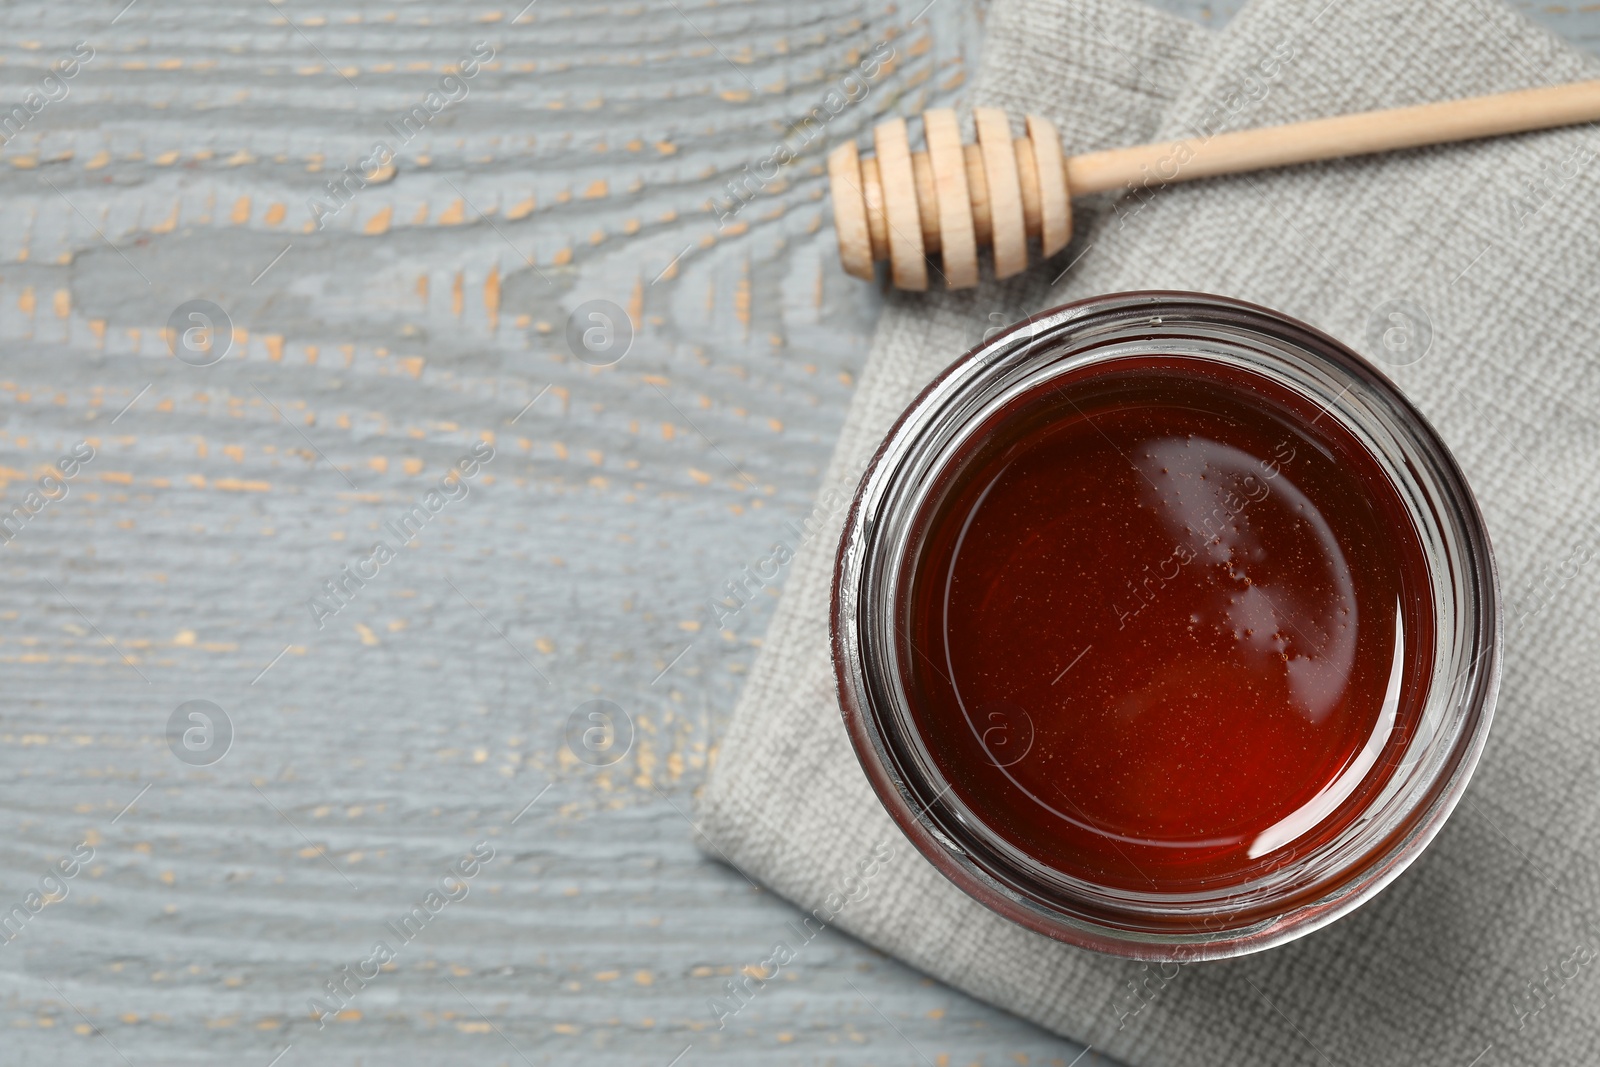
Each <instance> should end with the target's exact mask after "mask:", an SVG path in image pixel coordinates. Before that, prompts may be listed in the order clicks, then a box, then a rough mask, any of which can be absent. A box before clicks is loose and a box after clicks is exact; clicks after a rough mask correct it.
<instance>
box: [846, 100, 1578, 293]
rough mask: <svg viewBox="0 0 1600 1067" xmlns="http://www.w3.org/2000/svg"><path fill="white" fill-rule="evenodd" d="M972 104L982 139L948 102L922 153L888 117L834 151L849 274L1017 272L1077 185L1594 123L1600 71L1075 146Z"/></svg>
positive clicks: (955, 278) (1153, 179)
mask: <svg viewBox="0 0 1600 1067" xmlns="http://www.w3.org/2000/svg"><path fill="white" fill-rule="evenodd" d="M972 116H973V124H974V125H975V126H976V127H977V133H978V143H977V144H971V145H963V144H962V143H961V133H960V128H959V127H958V126H957V123H956V115H955V112H954V111H951V110H948V109H943V108H941V109H935V110H931V111H925V112H923V114H922V125H923V132H924V136H925V138H926V141H927V150H926V151H922V152H913V151H912V150H911V141H910V137H909V134H908V131H907V129H906V121H905V119H892V120H890V121H889V122H884V123H881V124H879V125H878V126H877V127H876V128H875V129H874V130H873V143H874V147H875V148H876V149H877V157H876V158H875V159H874V158H870V157H869V158H866V159H863V158H861V157H860V155H859V153H858V152H857V151H856V146H855V142H854V141H850V142H847V143H845V144H843V145H840V146H839V147H838V148H836V149H834V151H833V152H832V153H830V154H829V156H828V178H829V183H830V185H831V186H832V190H833V218H834V226H835V228H836V230H837V232H838V234H839V258H840V259H841V260H843V262H844V269H845V272H846V273H847V274H853V275H855V276H856V277H858V278H868V279H870V278H872V277H873V276H874V271H873V264H874V262H876V261H877V260H880V259H887V260H889V265H890V273H891V276H892V278H893V280H894V284H895V286H896V287H897V288H900V289H926V288H927V287H928V262H927V256H928V255H930V254H932V253H935V252H937V253H938V254H939V256H940V258H941V259H942V261H943V266H944V270H943V274H944V278H945V281H946V283H947V284H948V285H949V287H950V288H951V289H965V288H969V287H971V286H974V285H977V284H978V247H979V246H980V245H988V246H990V247H991V248H992V249H993V250H994V272H995V276H996V277H999V278H1009V277H1010V276H1011V275H1013V274H1017V273H1019V272H1020V271H1022V270H1023V269H1024V268H1026V267H1027V265H1028V239H1029V238H1036V239H1037V240H1038V241H1039V247H1040V251H1041V252H1042V253H1043V255H1044V256H1046V257H1048V256H1052V255H1054V254H1055V253H1056V252H1059V251H1060V250H1061V249H1062V248H1065V247H1066V244H1067V241H1068V240H1069V239H1070V238H1071V237H1072V207H1071V198H1072V197H1074V196H1087V195H1089V194H1091V193H1101V192H1106V191H1108V190H1111V189H1123V188H1128V189H1132V188H1136V187H1153V186H1158V185H1166V184H1170V183H1173V182H1182V181H1190V180H1192V179H1194V178H1209V177H1212V176H1214V175H1218V174H1237V173H1239V172H1241V171H1250V170H1261V169H1264V168H1267V167H1281V166H1286V165H1288V164H1292V163H1310V162H1313V161H1315V160H1321V159H1334V158H1337V157H1340V156H1358V155H1366V154H1368V153H1372V152H1386V151H1390V150H1392V149H1397V148H1416V147H1419V146H1421V145H1430V144H1445V143H1447V142H1450V141H1467V140H1472V139H1474V138H1479V137H1494V136H1499V135H1501V134H1508V133H1522V132H1526V131H1528V130H1542V129H1549V128H1550V127H1552V126H1568V125H1572V124H1573V123H1578V122H1592V121H1594V120H1596V119H1600V81H1587V82H1575V83H1572V84H1569V85H1558V86H1553V87H1550V88H1546V89H1525V90H1520V91H1517V92H1510V93H1497V94H1495V95H1493V96H1477V97H1470V98H1468V99H1465V100H1449V101H1444V102H1442V103H1436V104H1422V105H1420V106H1417V107H1401V108H1393V109H1390V110H1386V111H1366V112H1362V113H1360V114H1355V115H1340V116H1337V117H1335V118H1326V119H1313V120H1311V121H1309V122H1296V123H1291V124H1289V125H1286V126H1267V127H1262V128H1260V129H1254V130H1240V131H1237V132H1234V133H1222V134H1217V135H1216V136H1214V137H1209V138H1201V137H1196V138H1191V139H1189V140H1184V141H1166V142H1161V143H1158V144H1145V145H1137V146H1135V147H1132V148H1113V149H1109V150H1107V151H1103V152H1090V153H1088V154H1086V155H1081V156H1070V157H1068V156H1066V155H1065V154H1064V153H1063V152H1062V150H1061V137H1060V135H1059V134H1058V133H1057V132H1056V128H1055V125H1054V124H1053V123H1051V122H1050V120H1048V119H1044V118H1040V117H1039V116H1038V115H1029V116H1027V120H1026V125H1027V136H1026V137H1018V138H1013V137H1012V135H1011V121H1010V119H1008V118H1007V117H1006V113H1005V112H1004V111H1001V110H1000V109H998V108H982V107H980V108H974V109H973V113H972ZM1175 161H1176V164H1177V165H1176V166H1174V163H1175ZM1169 168H1170V170H1171V172H1170V173H1167V171H1168V169H1169Z"/></svg>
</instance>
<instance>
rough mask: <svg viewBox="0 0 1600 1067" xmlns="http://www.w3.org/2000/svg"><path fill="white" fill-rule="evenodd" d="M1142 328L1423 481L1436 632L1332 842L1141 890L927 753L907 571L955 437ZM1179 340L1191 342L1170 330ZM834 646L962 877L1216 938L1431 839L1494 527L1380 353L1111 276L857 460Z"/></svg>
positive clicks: (1192, 947) (1095, 918)
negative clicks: (1325, 422)
mask: <svg viewBox="0 0 1600 1067" xmlns="http://www.w3.org/2000/svg"><path fill="white" fill-rule="evenodd" d="M1141 345H1143V346H1144V348H1143V349H1142V351H1145V352H1146V353H1147V354H1153V353H1156V352H1161V353H1166V354H1177V355H1183V354H1185V353H1186V352H1187V351H1188V350H1189V349H1192V350H1193V352H1194V353H1195V355H1196V358H1208V359H1215V360H1218V361H1221V362H1229V361H1235V365H1236V366H1240V367H1246V368H1248V369H1251V370H1255V371H1258V372H1261V373H1267V374H1269V375H1272V376H1275V377H1278V378H1279V379H1280V384H1286V385H1288V386H1290V387H1291V388H1294V389H1296V390H1299V391H1301V392H1303V393H1305V394H1306V395H1307V396H1308V397H1313V398H1317V399H1319V400H1320V401H1321V402H1323V403H1324V404H1325V407H1324V408H1323V410H1324V413H1325V414H1327V415H1330V416H1332V417H1333V418H1335V419H1337V420H1338V421H1339V422H1340V423H1341V425H1342V426H1343V427H1344V428H1345V429H1346V430H1349V431H1351V432H1352V433H1354V434H1355V435H1356V436H1357V437H1359V438H1360V439H1362V440H1363V441H1364V443H1365V444H1366V445H1367V447H1368V448H1369V451H1371V452H1372V453H1373V455H1374V458H1375V459H1376V460H1378V462H1379V464H1380V466H1382V467H1383V469H1384V471H1385V473H1386V474H1387V476H1388V477H1389V478H1390V479H1391V481H1393V482H1394V484H1395V487H1396V489H1397V490H1400V491H1401V492H1402V495H1403V496H1404V497H1405V499H1406V500H1407V503H1408V506H1409V508H1410V514H1411V517H1412V520H1413V522H1414V523H1418V524H1420V527H1421V528H1420V529H1419V533H1420V534H1421V535H1422V538H1423V542H1424V551H1425V554H1426V556H1427V563H1428V570H1429V576H1428V577H1429V583H1430V591H1431V593H1432V595H1433V597H1434V605H1433V607H1434V612H1435V617H1436V628H1437V630H1438V631H1439V639H1438V641H1437V642H1436V644H1437V647H1436V649H1435V655H1434V658H1433V663H1432V670H1431V672H1430V685H1429V692H1428V695H1427V698H1426V707H1425V710H1424V713H1423V722H1424V724H1425V727H1426V728H1419V729H1418V730H1417V731H1416V733H1415V735H1414V736H1413V737H1412V738H1411V739H1410V740H1409V741H1408V742H1407V749H1406V756H1405V759H1404V760H1403V763H1402V767H1403V771H1404V773H1399V772H1397V773H1396V774H1395V776H1394V778H1393V780H1392V781H1391V782H1390V783H1389V784H1388V785H1387V786H1386V787H1385V788H1384V790H1383V791H1382V793H1380V795H1379V797H1378V798H1377V799H1375V800H1374V801H1373V802H1372V803H1371V804H1370V805H1369V808H1368V810H1367V812H1366V813H1365V814H1364V816H1363V817H1362V818H1361V819H1358V820H1356V821H1355V822H1353V823H1352V825H1351V827H1348V828H1346V830H1345V831H1342V832H1341V836H1340V837H1339V838H1336V839H1335V842H1334V844H1333V845H1331V846H1329V848H1327V849H1324V850H1323V851H1322V853H1321V854H1317V853H1313V854H1311V855H1308V856H1305V857H1298V858H1295V859H1293V860H1291V861H1289V862H1288V863H1287V864H1286V865H1285V866H1283V867H1282V868H1280V869H1278V870H1276V871H1273V872H1270V873H1269V874H1268V875H1266V876H1264V877H1262V878H1258V879H1256V880H1255V881H1253V882H1250V883H1247V884H1246V885H1244V886H1234V887H1231V888H1229V889H1227V890H1218V891H1216V892H1213V893H1209V894H1207V893H1203V892H1202V893H1191V894H1187V895H1173V894H1167V893H1161V892H1156V893H1149V894H1145V893H1133V892H1128V891H1124V890H1111V889H1107V888H1105V887H1097V886H1094V885H1092V884H1089V883H1084V882H1082V881H1081V880H1074V879H1071V878H1067V877H1065V876H1059V872H1052V871H1050V870H1049V869H1045V868H1042V865H1035V867H1034V868H1030V867H1029V865H1028V864H1027V863H1026V861H1025V857H1024V858H1022V859H1019V858H1018V856H1017V854H1016V853H1017V850H1016V849H1015V848H1013V847H1011V846H1009V845H1007V844H1005V843H1004V842H1002V841H1001V840H1000V839H999V835H998V834H995V833H994V831H992V830H991V829H989V828H988V827H987V826H985V824H984V823H983V822H982V820H981V819H979V818H978V817H977V815H976V814H975V813H974V812H973V811H971V810H970V809H969V808H967V807H966V805H965V804H964V803H963V802H962V800H961V798H960V797H959V795H958V794H957V793H956V792H955V791H954V790H953V789H952V788H951V786H950V785H949V784H944V785H943V788H942V789H941V788H940V785H941V783H943V782H944V779H943V777H942V776H941V775H940V774H938V773H937V772H936V771H933V770H931V769H930V766H929V761H928V760H926V759H923V758H920V757H919V755H918V752H917V748H918V744H919V742H918V740H917V739H916V738H915V737H914V736H913V735H914V734H915V730H914V729H913V728H912V727H910V726H909V725H908V724H909V710H910V709H909V697H908V696H907V694H906V692H905V689H904V687H903V686H902V685H901V684H900V679H901V677H902V676H901V674H900V663H899V660H900V656H899V654H898V650H899V644H898V638H897V637H896V633H897V630H898V614H899V612H901V611H903V610H904V604H903V603H902V602H901V600H900V594H899V586H900V581H899V576H900V573H901V571H902V570H903V569H904V568H905V567H906V566H908V565H909V563H908V559H907V558H908V555H909V547H908V546H909V544H910V538H911V537H912V532H911V525H912V524H913V522H914V520H915V519H916V517H917V516H918V515H919V514H920V513H921V510H922V506H923V505H924V504H925V503H926V501H927V498H928V494H929V493H931V492H932V491H933V486H934V485H935V484H936V483H937V482H939V481H940V478H939V474H940V472H941V471H942V470H943V469H944V466H945V465H947V464H948V463H949V462H950V461H951V457H952V456H953V455H954V453H955V451H956V449H957V447H958V446H959V445H960V444H961V443H962V442H963V441H965V440H968V439H969V438H970V437H971V435H972V434H974V433H976V432H977V428H978V427H979V426H980V425H981V424H983V423H984V422H985V421H986V419H987V417H988V416H989V415H990V414H992V413H993V412H995V411H996V410H998V408H999V407H1001V406H1002V405H1003V404H1004V403H1006V401H1007V400H1008V399H1011V398H1015V397H1016V396H1018V395H1020V393H1021V392H1023V391H1025V390H1030V389H1034V388H1037V387H1038V386H1039V385H1040V384H1041V383H1042V382H1047V381H1049V380H1051V379H1052V378H1054V377H1056V376H1059V375H1063V374H1067V373H1081V372H1082V370H1083V369H1084V368H1085V367H1090V366H1093V365H1094V364H1096V363H1098V362H1109V361H1112V360H1115V359H1117V358H1121V357H1122V356H1124V355H1126V354H1128V352H1129V351H1130V350H1132V349H1138V348H1139V347H1140V346H1141ZM1179 349H1182V350H1184V351H1174V350H1179ZM831 622H832V648H833V660H834V665H835V672H836V676H837V681H838V688H839V701H840V707H841V711H842V713H843V717H844V721H845V725H846V727H847V729H848V731H849V734H850V738H851V742H852V744H853V746H854V748H855V751H856V754H857V757H858V758H859V760H860V762H861V764H862V767H863V769H864V770H865V771H866V773H867V777H868V779H869V781H870V782H871V784H872V786H873V789H874V791H875V792H876V794H877V795H878V797H879V799H880V801H881V802H882V803H883V804H884V806H885V808H886V809H887V810H888V812H889V814H890V815H891V817H893V818H894V820H895V821H896V823H898V824H899V826H900V827H901V829H902V831H903V832H905V833H906V835H907V837H908V838H909V839H910V840H911V841H912V843H913V844H914V845H915V846H916V847H917V849H918V850H919V851H920V852H921V853H922V854H923V855H924V857H926V858H927V859H928V860H929V861H930V862H932V863H933V865H934V866H935V867H936V868H937V869H938V870H939V871H940V872H941V873H942V874H944V875H945V876H946V877H947V878H949V879H950V880H951V881H953V882H954V883H955V884H956V885H957V886H958V887H960V888H961V889H962V890H964V891H965V892H966V893H967V894H968V895H970V896H972V897H973V898H975V899H976V900H978V901H979V902H981V903H983V904H985V905H986V906H988V907H989V908H991V909H992V910H994V911H996V912H998V913H1000V914H1002V915H1004V916H1006V917H1007V918H1009V919H1011V920H1013V921H1015V922H1017V923H1019V924H1021V925H1023V926H1025V927H1028V928H1030V929H1033V930H1035V931H1037V932H1039V933H1043V934H1046V935H1048V936H1050V937H1052V938H1055V939H1057V940H1060V941H1064V942H1067V943H1070V944H1074V945H1078V946H1081V947H1084V948H1089V949H1094V950H1097V951H1101V952H1106V953H1110V954H1114V955H1120V956H1127V957H1132V958H1139V959H1160V960H1194V959H1215V958H1224V957H1229V956H1236V955H1241V954H1244V953H1248V952H1253V951H1258V950H1260V949H1263V948H1267V947H1269V946H1271V945H1275V944H1279V943H1282V942H1284V941H1287V940H1290V939H1293V938H1295V937H1299V936H1301V935H1303V934H1305V933H1308V932H1310V931H1311V930H1314V929H1316V928H1318V927H1320V926H1322V925H1325V924H1326V923H1328V922H1331V921H1333V920H1334V919H1335V918H1337V917H1339V916H1340V915H1343V914H1345V913H1347V912H1349V911H1350V910H1352V909H1354V908H1355V907H1356V906H1357V905H1359V904H1360V903H1361V902H1363V901H1364V900H1366V899H1369V898H1370V897H1371V896H1372V895H1374V894H1375V893H1377V892H1378V891H1379V890H1381V889H1382V888H1383V887H1384V886H1385V885H1387V884H1388V883H1389V882H1390V881H1392V880H1393V879H1394V878H1395V877H1396V876H1398V875H1399V873H1400V872H1401V871H1402V870H1404V869H1405V868H1406V867H1407V866H1408V865H1409V864H1410V863H1411V862H1412V861H1413V860H1415V858H1416V857H1417V856H1418V855H1419V854H1420V853H1421V852H1422V850H1423V849H1424V848H1425V847H1426V846H1427V844H1428V843H1429V842H1430V841H1431V840H1432V839H1433V837H1434V836H1435V835H1436V834H1437V833H1438V831H1439V829H1440V828H1441V827H1442V825H1443V823H1444V821H1445V820H1446V818H1447V817H1448V816H1449V814H1450V812H1451V811H1452V810H1453V809H1454V807H1455V805H1456V803H1457V802H1458V801H1459V800H1460V798H1461V795H1462V794H1463V792H1464V791H1465V788H1466V785H1467V782H1468V780H1469V778H1470V777H1471V774H1472V771H1473V769H1474V768H1475V766H1476V764H1477V761H1478V758H1479V756H1480V755H1481V753H1482V750H1483V746H1484V743H1485V740H1486V738H1487V733H1488V730H1489V726H1490V722H1491V721H1492V718H1493V711H1494V705H1495V699H1496V695H1497V692H1498V687H1499V678H1500V659H1501V610H1500V594H1499V585H1498V577H1497V573H1496V568H1495V561H1494V554H1493V548H1492V545H1491V544H1490V541H1489V537H1488V533H1487V530H1486V528H1485V526H1484V523H1483V519H1482V515H1481V513H1480V512H1479V509H1478V506H1477V502H1476V500H1475V499H1474V498H1473V495H1472V492H1471V489H1470V487H1469V486H1468V484H1467V482H1466V479H1465V476H1464V475H1463V474H1462V472H1461V470H1460V468H1459V466H1458V465H1457V463H1456V462H1455V459H1454V457H1453V456H1452V455H1451V454H1450V452H1449V449H1448V448H1447V447H1446V445H1445V444H1444V442H1443V440H1442V439H1441V438H1440V437H1439V436H1438V434H1437V433H1436V432H1435V431H1434V430H1433V428H1432V427H1431V426H1430V425H1429V424H1428V422H1427V420H1426V419H1425V418H1424V416H1423V415H1422V414H1421V412H1420V411H1418V410H1417V409H1416V407H1415V406H1414V405H1412V404H1411V402H1410V401H1409V400H1408V399H1407V398H1406V397H1405V396H1404V395H1403V394H1402V393H1401V392H1400V391H1399V389H1398V388H1397V387H1396V386H1395V385H1394V384H1393V383H1392V382H1390V381H1389V379H1388V378H1387V377H1385V376H1384V375H1383V374H1382V373H1381V372H1380V371H1379V370H1378V369H1377V368H1375V367H1374V366H1373V365H1372V364H1371V363H1369V362H1368V361H1367V360H1365V359H1364V358H1362V357H1361V356H1360V355H1358V354H1356V353H1355V352H1354V351H1352V350H1351V349H1350V348H1348V347H1347V346H1345V345H1343V344H1341V343H1340V342H1338V341H1337V340H1335V339H1333V338H1332V337H1329V336H1328V335H1327V334H1324V333H1322V332H1321V331H1318V330H1316V329H1315V328H1313V327H1311V326H1308V325H1306V324H1305V323H1302V322H1299V321H1298V320H1295V319H1293V318H1290V317H1289V316H1286V315H1283V314H1281V313H1279V312H1276V311H1273V310H1271V309H1268V308H1264V307H1260V306H1258V305H1254V304H1249V303H1245V302H1243V301H1239V300H1234V299H1231V298H1227V297H1220V296H1212V295H1209V294H1204V293H1194V292H1176V291H1148V292H1131V293H1115V294H1109V295H1105V296H1099V297H1094V298H1090V299H1088V300H1083V301H1078V302H1076V303H1072V304H1067V305H1064V306H1062V307H1058V308H1054V309H1051V310H1049V311H1046V312H1043V313H1041V314H1039V315H1035V316H1032V317H1031V318H1029V319H1027V320H1025V321H1024V322H1021V323H1018V324H1017V325H1015V326H1014V327H1012V328H1011V329H1009V330H1007V331H1006V332H1004V333H1002V334H1000V335H998V336H996V337H994V338H992V339H991V340H989V341H987V342H985V343H984V344H982V345H979V346H978V347H977V348H974V349H973V350H971V351H970V352H968V353H967V354H966V355H964V356H962V357H961V358H959V359H957V360H956V361H955V362H954V363H952V364H951V365H950V366H949V367H948V368H946V370H945V371H943V372H942V373H941V374H940V375H939V376H938V377H937V378H936V379H935V380H934V381H933V382H932V383H930V384H929V385H928V386H927V388H926V389H924V390H923V392H922V393H921V394H920V395H919V396H918V397H917V399H916V400H915V401H913V402H912V404H911V405H910V406H909V407H908V408H907V409H906V411H905V412H904V413H903V414H902V415H901V416H900V418H899V419H898V420H897V422H896V423H895V425H894V427H893V428H892V429H891V430H890V431H889V433H888V434H887V436H886V437H885V438H884V440H883V442H882V444H881V446H880V447H879V449H878V451H877V454H876V455H875V456H874V458H873V460H872V462H871V464H870V465H869V466H868V468H867V470H866V472H865V473H864V475H863V476H862V479H861V482H860V485H859V487H858V490H857V493H856V496H855V499H854V501H853V502H852V505H851V508H850V512H849V515H848V518H847V520H846V524H845V529H844V534H843V536H842V538H841V541H840V546H839V552H838V556H837V559H836V565H835V572H834V585H833V609H832V620H831Z"/></svg>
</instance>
